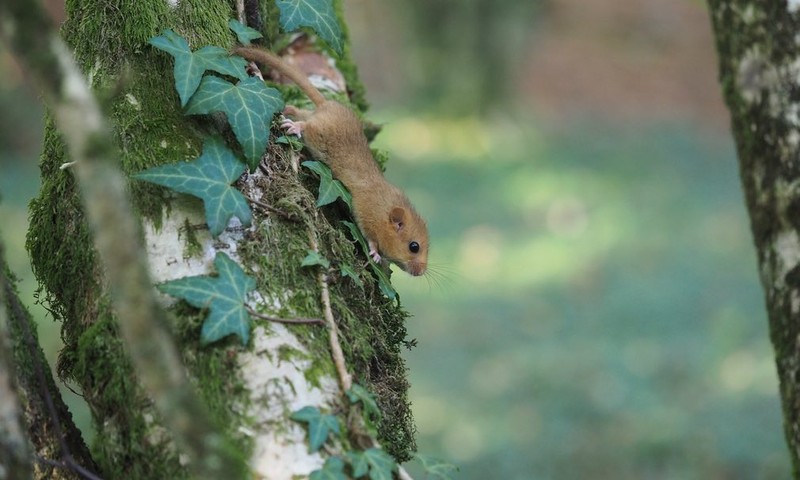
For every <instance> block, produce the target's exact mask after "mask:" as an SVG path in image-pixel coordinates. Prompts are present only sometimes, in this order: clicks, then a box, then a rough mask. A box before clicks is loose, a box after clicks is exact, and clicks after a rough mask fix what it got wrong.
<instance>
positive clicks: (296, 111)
mask: <svg viewBox="0 0 800 480" xmlns="http://www.w3.org/2000/svg"><path fill="white" fill-rule="evenodd" d="M283 114H284V115H287V116H289V117H293V118H296V119H298V120H308V117H310V116H311V115H313V114H314V112H312V111H311V110H302V109H300V108H297V107H295V106H294V105H286V107H285V108H284V109H283Z"/></svg>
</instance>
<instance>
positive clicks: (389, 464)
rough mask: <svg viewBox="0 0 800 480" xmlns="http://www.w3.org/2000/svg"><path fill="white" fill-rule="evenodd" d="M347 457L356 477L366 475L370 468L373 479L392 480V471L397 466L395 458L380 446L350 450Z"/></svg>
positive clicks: (370, 476) (370, 475)
mask: <svg viewBox="0 0 800 480" xmlns="http://www.w3.org/2000/svg"><path fill="white" fill-rule="evenodd" d="M347 459H348V460H349V461H350V465H351V466H352V467H353V477H355V478H358V477H362V476H364V474H365V473H367V472H366V469H367V468H369V478H370V479H371V480H392V472H393V471H394V470H395V469H396V468H397V462H395V461H394V458H392V456H391V455H389V454H388V453H386V452H384V451H383V450H382V449H380V448H370V449H368V450H364V451H363V452H358V451H354V450H353V451H349V452H347Z"/></svg>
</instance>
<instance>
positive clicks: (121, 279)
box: [0, 0, 246, 479]
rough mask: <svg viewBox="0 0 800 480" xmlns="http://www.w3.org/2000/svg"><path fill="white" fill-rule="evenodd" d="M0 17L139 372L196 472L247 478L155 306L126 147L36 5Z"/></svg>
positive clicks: (9, 9)
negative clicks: (36, 96)
mask: <svg viewBox="0 0 800 480" xmlns="http://www.w3.org/2000/svg"><path fill="white" fill-rule="evenodd" d="M0 17H2V18H3V20H4V21H3V22H2V24H1V25H2V27H0V28H3V32H2V33H3V34H4V37H5V38H6V39H7V40H8V42H9V44H10V45H11V48H12V51H13V52H14V53H15V54H16V56H17V57H18V59H19V60H20V62H21V64H22V65H23V66H24V67H25V68H26V69H27V70H28V72H29V73H30V74H31V76H32V77H33V78H35V79H36V80H37V81H38V82H39V85H40V87H41V88H42V90H43V93H44V97H45V99H46V102H47V104H48V107H49V108H50V109H51V111H52V113H53V116H54V118H55V120H56V124H57V126H58V127H59V130H60V131H61V133H62V135H63V137H64V140H65V142H66V144H67V145H68V148H69V153H70V155H71V157H72V160H73V161H74V162H75V164H74V167H73V169H72V171H74V173H75V175H76V179H77V181H78V183H79V185H80V189H81V194H82V198H83V202H84V206H85V211H86V215H87V218H88V220H89V224H90V227H91V229H92V231H93V235H94V244H95V248H96V249H97V252H98V254H99V256H100V258H101V260H102V264H103V266H104V267H105V274H106V279H107V281H108V286H109V291H110V295H111V299H112V302H113V306H114V309H115V313H116V315H117V318H118V320H119V326H120V331H121V333H122V337H123V338H124V340H125V342H126V345H127V347H128V352H129V353H130V355H131V358H132V360H133V364H134V366H135V368H136V371H137V374H138V378H139V379H140V381H141V382H142V385H143V386H144V388H145V389H146V390H147V392H148V393H149V394H150V396H151V397H152V398H153V400H154V401H155V404H156V407H157V408H158V409H159V411H160V412H161V414H162V416H163V420H164V422H165V424H166V425H167V426H168V427H169V428H170V430H171V433H172V435H173V437H174V438H175V440H176V442H177V443H178V445H179V447H180V448H181V449H182V451H183V452H185V453H186V454H188V455H189V457H190V462H189V468H190V469H191V470H192V472H193V474H194V476H195V478H208V479H217V478H231V477H233V478H244V476H245V471H246V467H245V464H244V462H243V461H242V460H241V458H240V457H239V456H238V455H237V454H236V453H234V452H233V451H232V450H231V449H229V448H227V446H226V445H227V444H226V441H225V439H224V437H223V436H222V434H221V433H219V431H218V430H217V429H216V428H215V426H213V425H212V424H211V422H210V420H209V415H208V414H207V411H206V408H205V406H204V405H203V404H202V403H201V402H200V400H199V398H198V397H197V396H196V395H195V393H194V391H193V389H192V387H191V385H190V383H189V381H188V379H187V377H186V374H185V370H184V368H183V366H182V364H181V361H180V357H179V355H178V352H177V350H176V348H175V345H174V343H173V339H172V338H171V335H170V333H169V331H168V330H167V327H166V325H167V324H168V323H167V321H166V317H165V313H164V312H163V311H162V309H161V308H160V307H159V306H158V304H157V303H156V299H155V296H154V291H153V288H152V282H151V280H150V277H149V274H148V272H147V267H146V265H145V263H144V259H145V258H147V256H146V253H145V249H144V246H143V242H142V240H141V238H142V235H141V231H140V225H139V223H138V221H137V220H136V217H135V216H134V214H133V211H132V208H131V203H130V200H129V198H128V194H127V191H126V181H125V178H124V177H123V175H122V173H121V171H120V169H119V163H120V158H119V152H118V150H117V149H116V148H115V147H114V143H113V140H112V136H111V131H110V128H109V126H108V124H107V123H106V121H105V119H104V118H103V116H102V114H101V113H100V109H99V107H98V104H97V101H96V100H95V98H94V96H93V95H92V93H91V91H90V89H89V87H88V86H87V84H86V81H85V80H84V78H83V77H82V76H81V74H80V73H79V71H78V68H77V66H76V64H75V61H74V59H73V58H72V56H71V54H70V53H69V49H68V48H67V46H66V45H65V44H64V43H63V41H62V40H61V39H60V38H59V37H58V35H57V33H56V30H55V28H54V27H53V25H52V24H51V23H50V22H49V20H48V18H47V17H46V16H45V14H44V12H43V11H42V10H41V7H40V6H39V4H38V3H37V2H28V1H24V0H9V1H4V2H3V3H2V4H0Z"/></svg>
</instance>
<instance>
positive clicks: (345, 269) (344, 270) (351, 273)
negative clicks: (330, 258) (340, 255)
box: [339, 263, 364, 287]
mask: <svg viewBox="0 0 800 480" xmlns="http://www.w3.org/2000/svg"><path fill="white" fill-rule="evenodd" d="M339 272H341V274H342V276H343V277H350V278H352V279H353V281H354V282H355V283H356V285H358V286H359V287H362V286H364V282H362V281H361V277H359V276H358V273H356V271H355V269H354V268H353V267H351V266H350V265H349V264H347V263H343V264H342V265H341V266H340V267H339Z"/></svg>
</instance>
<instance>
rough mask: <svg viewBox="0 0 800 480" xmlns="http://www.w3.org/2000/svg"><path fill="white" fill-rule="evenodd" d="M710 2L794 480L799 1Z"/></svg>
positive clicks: (799, 453) (799, 280)
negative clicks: (778, 382)
mask: <svg viewBox="0 0 800 480" xmlns="http://www.w3.org/2000/svg"><path fill="white" fill-rule="evenodd" d="M708 3H709V9H710V15H711V19H712V23H713V27H714V33H715V37H716V43H717V50H718V53H719V68H720V81H721V83H722V88H723V93H724V97H725V101H726V103H727V105H728V108H729V109H730V112H731V125H732V129H733V135H734V138H735V141H736V148H737V152H738V157H739V165H740V174H741V180H742V185H743V188H744V193H745V199H746V202H747V208H748V211H749V214H750V223H751V229H752V233H753V238H754V241H755V245H756V249H757V254H758V265H759V271H760V276H761V283H762V286H763V288H764V293H765V299H766V305H767V311H768V316H769V327H770V336H771V339H772V343H773V346H774V349H775V357H776V363H777V370H778V377H779V380H780V390H781V392H780V393H781V399H782V404H783V413H784V427H785V434H786V439H787V442H788V445H789V449H790V452H791V456H792V460H793V465H794V476H795V478H798V472H800V2H797V1H793V0H792V1H788V2H786V1H771V2H763V1H758V0H709V2H708ZM721 241H723V240H722V239H721Z"/></svg>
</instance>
